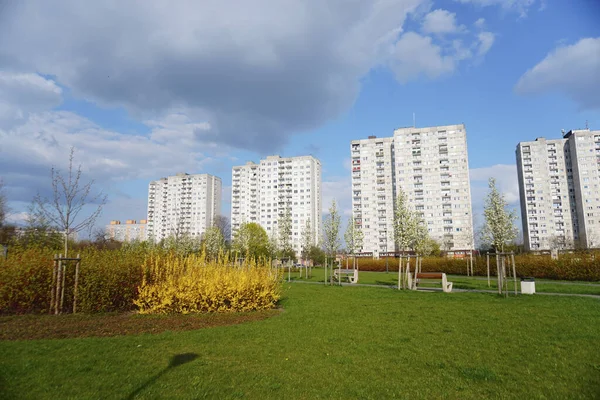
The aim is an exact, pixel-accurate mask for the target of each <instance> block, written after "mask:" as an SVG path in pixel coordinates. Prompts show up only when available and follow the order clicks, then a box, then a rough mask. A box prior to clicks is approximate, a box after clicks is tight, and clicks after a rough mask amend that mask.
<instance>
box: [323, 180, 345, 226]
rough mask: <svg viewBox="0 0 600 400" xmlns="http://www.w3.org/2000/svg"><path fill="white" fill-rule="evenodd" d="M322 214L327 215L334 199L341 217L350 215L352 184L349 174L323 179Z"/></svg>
mask: <svg viewBox="0 0 600 400" xmlns="http://www.w3.org/2000/svg"><path fill="white" fill-rule="evenodd" d="M321 189H322V203H321V207H322V212H323V214H327V213H329V207H330V206H331V202H332V201H333V200H334V199H335V202H336V205H337V209H338V211H339V212H340V214H341V215H344V216H348V215H352V182H351V180H350V174H348V176H344V177H339V176H332V177H329V178H324V180H323V182H322V184H321Z"/></svg>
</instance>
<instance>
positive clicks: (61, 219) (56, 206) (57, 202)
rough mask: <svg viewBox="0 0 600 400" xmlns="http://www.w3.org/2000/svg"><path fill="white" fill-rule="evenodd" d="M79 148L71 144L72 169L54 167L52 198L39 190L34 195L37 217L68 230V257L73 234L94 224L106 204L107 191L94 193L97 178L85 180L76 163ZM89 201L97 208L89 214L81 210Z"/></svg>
mask: <svg viewBox="0 0 600 400" xmlns="http://www.w3.org/2000/svg"><path fill="white" fill-rule="evenodd" d="M74 155H75V149H74V148H73V147H71V152H70V154H69V170H68V172H67V175H66V176H64V175H63V174H62V173H61V172H60V171H59V170H57V169H56V168H54V167H52V170H51V174H50V176H51V178H52V198H50V199H48V198H46V197H42V196H41V195H40V194H39V193H38V194H37V195H36V196H35V197H34V199H33V207H32V210H31V211H32V213H33V218H35V219H36V220H38V221H39V220H42V221H48V223H49V225H50V226H51V227H53V228H55V229H58V230H59V231H61V232H62V233H63V234H64V239H65V257H66V256H67V254H68V247H69V245H68V238H69V234H71V233H75V232H79V231H81V230H83V229H86V228H89V227H90V226H92V225H93V224H94V223H95V221H96V219H97V218H98V217H99V216H100V214H101V212H102V207H103V206H104V205H105V204H106V198H107V197H106V195H104V194H102V192H99V193H98V194H96V195H93V194H92V186H93V184H94V180H91V181H89V182H88V183H83V182H81V174H82V172H81V165H79V166H78V167H77V168H76V169H75V168H74V166H73V160H74ZM88 204H94V205H95V209H94V210H93V211H92V212H91V213H90V214H88V215H87V216H86V217H83V216H81V215H80V214H81V212H82V211H83V209H84V208H85V207H86V205H88Z"/></svg>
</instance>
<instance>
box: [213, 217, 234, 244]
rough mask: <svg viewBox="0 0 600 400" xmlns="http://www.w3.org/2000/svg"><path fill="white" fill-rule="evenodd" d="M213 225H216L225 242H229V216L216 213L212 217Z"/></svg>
mask: <svg viewBox="0 0 600 400" xmlns="http://www.w3.org/2000/svg"><path fill="white" fill-rule="evenodd" d="M213 226H215V227H217V228H218V229H219V231H220V232H221V235H222V236H223V238H224V239H225V242H226V243H230V242H231V223H230V222H229V218H227V217H226V216H224V215H217V216H215V217H214V218H213Z"/></svg>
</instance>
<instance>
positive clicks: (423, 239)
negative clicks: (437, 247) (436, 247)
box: [411, 221, 433, 256]
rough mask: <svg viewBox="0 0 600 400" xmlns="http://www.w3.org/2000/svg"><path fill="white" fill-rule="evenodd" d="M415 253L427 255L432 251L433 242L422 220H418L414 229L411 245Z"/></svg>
mask: <svg viewBox="0 0 600 400" xmlns="http://www.w3.org/2000/svg"><path fill="white" fill-rule="evenodd" d="M411 247H412V248H413V249H414V250H415V252H417V254H421V255H424V256H428V255H430V254H431V253H432V252H433V243H432V240H431V238H430V237H429V232H428V231H427V226H426V225H425V224H424V223H423V221H421V222H418V223H417V226H416V230H415V236H414V240H413V244H412V246H411Z"/></svg>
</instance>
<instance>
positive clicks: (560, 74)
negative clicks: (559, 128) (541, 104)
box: [515, 37, 600, 110]
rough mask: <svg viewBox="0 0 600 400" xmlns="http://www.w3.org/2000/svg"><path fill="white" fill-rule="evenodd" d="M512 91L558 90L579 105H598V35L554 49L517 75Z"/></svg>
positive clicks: (540, 91) (520, 92)
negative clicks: (517, 80)
mask: <svg viewBox="0 0 600 400" xmlns="http://www.w3.org/2000/svg"><path fill="white" fill-rule="evenodd" d="M515 91H516V92H517V93H519V94H540V93H545V92H552V91H557V92H562V93H564V94H566V95H567V96H568V97H570V98H571V99H572V100H574V101H575V102H576V103H577V104H578V105H579V106H580V107H581V108H583V109H597V110H598V109H600V96H599V95H598V94H599V93H600V37H599V38H585V39H581V40H579V41H578V42H577V43H575V44H573V45H570V46H560V47H558V48H556V49H554V50H553V51H552V52H551V53H549V54H548V55H547V56H546V58H544V59H543V60H542V61H541V62H540V63H538V64H537V65H536V66H534V67H533V68H531V69H530V70H528V71H527V72H526V73H525V74H524V75H523V76H522V77H521V78H520V79H519V82H518V83H517V85H516V86H515Z"/></svg>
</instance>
